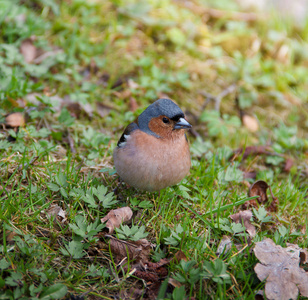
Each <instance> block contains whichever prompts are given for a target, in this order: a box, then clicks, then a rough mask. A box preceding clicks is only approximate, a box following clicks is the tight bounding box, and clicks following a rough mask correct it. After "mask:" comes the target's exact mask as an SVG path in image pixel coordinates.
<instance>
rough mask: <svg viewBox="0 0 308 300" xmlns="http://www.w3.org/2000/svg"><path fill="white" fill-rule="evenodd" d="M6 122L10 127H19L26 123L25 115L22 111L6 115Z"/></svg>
mask: <svg viewBox="0 0 308 300" xmlns="http://www.w3.org/2000/svg"><path fill="white" fill-rule="evenodd" d="M5 124H6V125H7V126H9V127H19V126H24V125H25V117H24V115H23V114H22V113H20V112H16V113H12V114H9V115H7V116H6V118H5Z"/></svg>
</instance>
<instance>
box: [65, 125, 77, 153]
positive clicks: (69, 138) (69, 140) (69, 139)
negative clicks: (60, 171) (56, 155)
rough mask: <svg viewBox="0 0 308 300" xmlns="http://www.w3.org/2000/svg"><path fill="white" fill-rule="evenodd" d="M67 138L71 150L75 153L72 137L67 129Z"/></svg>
mask: <svg viewBox="0 0 308 300" xmlns="http://www.w3.org/2000/svg"><path fill="white" fill-rule="evenodd" d="M67 139H68V144H69V146H70V149H71V152H72V153H76V149H75V145H74V140H73V139H72V137H71V135H70V132H69V131H68V130H67Z"/></svg>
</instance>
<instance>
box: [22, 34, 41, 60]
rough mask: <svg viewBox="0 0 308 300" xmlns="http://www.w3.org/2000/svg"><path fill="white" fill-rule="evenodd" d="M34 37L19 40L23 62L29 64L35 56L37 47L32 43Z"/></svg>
mask: <svg viewBox="0 0 308 300" xmlns="http://www.w3.org/2000/svg"><path fill="white" fill-rule="evenodd" d="M34 39H35V38H33V37H31V38H29V39H26V40H24V41H22V42H21V45H20V53H21V54H22V56H23V57H24V59H25V62H26V63H28V64H30V63H31V62H33V60H34V59H35V57H36V56H37V48H36V47H35V45H34V44H33V41H34Z"/></svg>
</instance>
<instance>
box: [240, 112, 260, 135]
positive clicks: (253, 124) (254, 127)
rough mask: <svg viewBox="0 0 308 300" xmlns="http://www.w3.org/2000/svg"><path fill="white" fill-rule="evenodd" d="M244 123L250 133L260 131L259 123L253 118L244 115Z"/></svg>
mask: <svg viewBox="0 0 308 300" xmlns="http://www.w3.org/2000/svg"><path fill="white" fill-rule="evenodd" d="M242 123H243V125H244V126H245V127H246V128H247V129H248V130H249V131H250V132H257V131H258V130H259V123H258V121H257V119H256V118H254V117H252V116H249V115H246V114H244V115H243V116H242Z"/></svg>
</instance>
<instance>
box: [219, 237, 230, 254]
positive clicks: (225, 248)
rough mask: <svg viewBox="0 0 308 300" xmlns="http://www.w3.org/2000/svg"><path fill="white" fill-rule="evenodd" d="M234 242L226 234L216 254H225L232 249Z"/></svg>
mask: <svg viewBox="0 0 308 300" xmlns="http://www.w3.org/2000/svg"><path fill="white" fill-rule="evenodd" d="M231 246H232V242H231V239H230V238H229V237H228V236H226V235H224V236H223V237H222V239H221V241H220V243H219V245H218V247H217V251H216V255H217V256H220V255H221V254H223V253H224V254H225V253H227V252H229V251H230V250H231Z"/></svg>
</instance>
